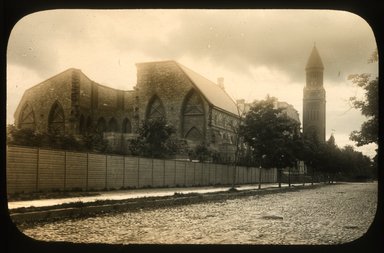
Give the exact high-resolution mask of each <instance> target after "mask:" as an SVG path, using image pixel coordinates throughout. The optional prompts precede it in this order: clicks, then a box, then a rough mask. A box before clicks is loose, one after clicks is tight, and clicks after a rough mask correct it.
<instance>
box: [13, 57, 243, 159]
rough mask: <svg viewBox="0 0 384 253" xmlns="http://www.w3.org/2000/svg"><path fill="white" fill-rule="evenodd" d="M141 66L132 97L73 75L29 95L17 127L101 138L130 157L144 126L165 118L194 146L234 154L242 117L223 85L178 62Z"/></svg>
mask: <svg viewBox="0 0 384 253" xmlns="http://www.w3.org/2000/svg"><path fill="white" fill-rule="evenodd" d="M136 66H137V84H136V86H135V87H134V89H133V90H127V91H125V90H117V89H113V88H110V87H106V86H103V85H100V84H98V83H96V82H94V81H92V80H90V79H89V78H88V77H87V76H86V75H84V74H83V73H82V72H81V71H80V70H78V69H68V70H66V71H64V72H62V73H60V74H58V75H56V76H54V77H52V78H50V79H48V80H46V81H44V82H42V83H40V84H37V85H36V86H34V87H32V88H30V89H28V90H26V91H25V93H24V95H23V97H22V99H21V101H20V103H19V106H18V108H17V110H16V112H15V124H16V126H17V127H19V128H24V127H28V128H33V129H35V130H37V131H41V132H49V131H52V132H62V133H68V134H74V135H80V134H84V133H87V132H88V133H92V132H94V131H97V132H102V133H103V135H104V138H106V139H108V140H109V142H110V144H111V145H112V146H113V147H114V148H115V149H120V150H121V151H127V149H128V147H127V143H128V142H127V140H129V139H130V138H133V137H134V136H136V134H137V131H138V128H139V126H140V124H141V122H142V121H143V120H145V119H149V118H156V117H164V118H165V119H166V120H167V122H168V123H169V124H171V125H173V126H174V127H175V128H176V129H177V132H176V135H177V137H178V138H179V139H183V140H186V141H187V142H188V144H189V146H191V147H193V146H195V145H198V144H201V143H204V144H205V145H209V146H210V147H212V148H213V149H216V150H217V151H221V152H222V153H225V152H227V153H233V151H234V140H235V133H234V126H235V125H236V122H237V121H238V118H239V117H238V113H237V106H236V104H235V103H234V101H233V100H232V99H231V98H230V97H229V96H228V94H227V93H226V92H225V90H224V87H223V83H222V80H221V83H220V85H218V84H215V83H213V82H211V81H209V80H207V79H206V78H204V77H202V76H200V75H199V74H197V73H195V72H193V71H192V70H190V69H188V68H186V67H185V66H183V65H181V64H179V63H177V62H175V61H161V62H147V63H138V64H137V65H136ZM231 150H232V151H231Z"/></svg>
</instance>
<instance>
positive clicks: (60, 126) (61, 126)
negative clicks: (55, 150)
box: [48, 101, 65, 134]
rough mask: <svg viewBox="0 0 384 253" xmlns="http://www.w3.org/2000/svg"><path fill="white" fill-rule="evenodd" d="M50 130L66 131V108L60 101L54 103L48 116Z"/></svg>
mask: <svg viewBox="0 0 384 253" xmlns="http://www.w3.org/2000/svg"><path fill="white" fill-rule="evenodd" d="M48 131H49V132H50V133H54V134H63V133H64V132H65V119H64V110H63V107H62V106H61V105H60V103H59V102H57V101H56V102H55V103H53V105H52V107H51V111H50V112H49V117H48Z"/></svg>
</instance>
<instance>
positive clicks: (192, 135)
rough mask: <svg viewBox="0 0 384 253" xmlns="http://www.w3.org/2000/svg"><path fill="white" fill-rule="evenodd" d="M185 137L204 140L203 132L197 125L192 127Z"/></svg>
mask: <svg viewBox="0 0 384 253" xmlns="http://www.w3.org/2000/svg"><path fill="white" fill-rule="evenodd" d="M185 138H186V139H188V140H191V141H197V142H198V141H202V140H203V134H202V133H201V132H200V131H199V130H198V129H197V128H196V127H192V128H191V129H190V130H189V131H188V132H187V134H186V135H185Z"/></svg>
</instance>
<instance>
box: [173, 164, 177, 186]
mask: <svg viewBox="0 0 384 253" xmlns="http://www.w3.org/2000/svg"><path fill="white" fill-rule="evenodd" d="M174 168H175V170H174V173H173V185H174V186H176V160H175V166H174Z"/></svg>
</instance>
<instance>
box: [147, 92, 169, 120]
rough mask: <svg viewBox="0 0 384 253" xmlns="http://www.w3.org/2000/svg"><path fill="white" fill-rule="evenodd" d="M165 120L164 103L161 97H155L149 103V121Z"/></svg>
mask: <svg viewBox="0 0 384 253" xmlns="http://www.w3.org/2000/svg"><path fill="white" fill-rule="evenodd" d="M159 118H165V110H164V106H163V103H162V102H161V100H160V99H159V97H157V96H154V97H153V98H152V99H151V101H150V102H149V103H148V109H147V119H159Z"/></svg>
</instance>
